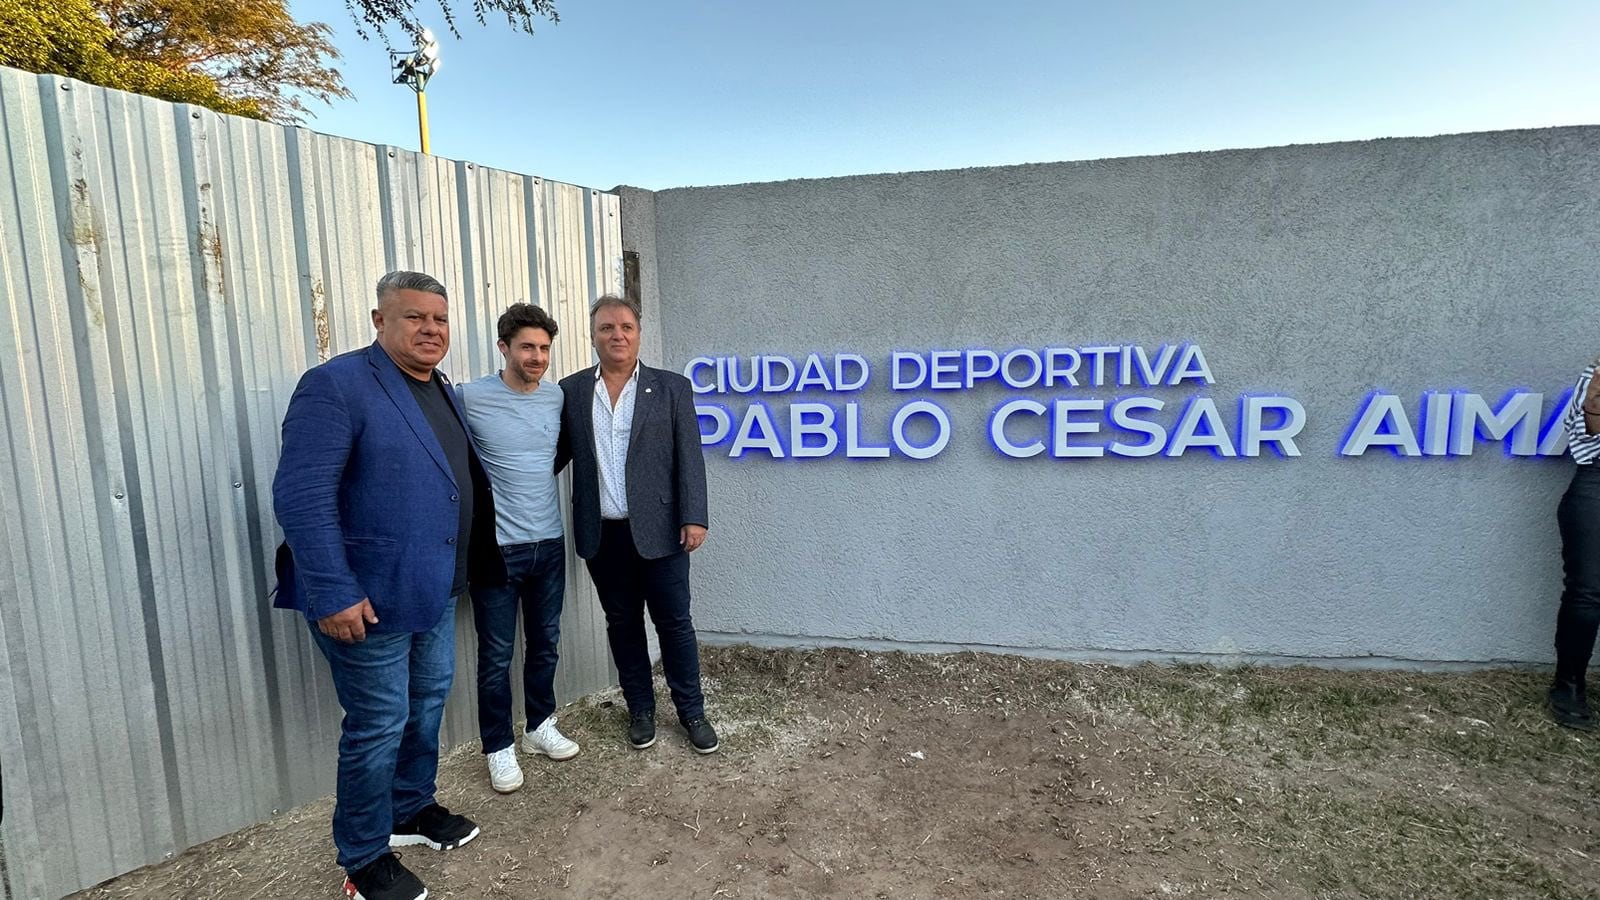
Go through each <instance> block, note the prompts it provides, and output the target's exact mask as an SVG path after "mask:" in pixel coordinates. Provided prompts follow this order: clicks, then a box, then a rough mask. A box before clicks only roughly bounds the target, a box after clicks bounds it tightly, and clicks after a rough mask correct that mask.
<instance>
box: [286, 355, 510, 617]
mask: <svg viewBox="0 0 1600 900" xmlns="http://www.w3.org/2000/svg"><path fill="white" fill-rule="evenodd" d="M406 377H407V376H406V375H405V373H403V372H401V371H400V367H399V366H396V365H395V364H394V361H393V360H391V359H390V358H389V354H388V353H386V352H384V350H383V348H382V347H380V346H378V344H376V343H374V344H372V345H371V346H369V347H365V348H363V349H360V350H353V351H351V352H349V353H344V354H341V355H339V356H336V357H334V358H333V359H330V360H328V361H327V362H326V363H323V364H322V365H320V366H317V367H316V368H314V369H311V370H310V371H308V372H306V373H305V375H303V376H301V378H300V384H299V386H297V387H296V388H295V391H294V396H292V397H291V398H290V399H289V411H288V413H287V414H285V415H284V418H283V454H282V456H281V457H279V459H278V474H277V477H276V478H274V479H273V482H272V502H273V508H274V511H275V512H276V514H277V517H278V524H279V525H281V526H282V527H283V537H284V543H283V546H281V547H279V548H278V556H277V561H276V568H277V575H278V586H277V589H276V593H277V597H276V599H275V601H274V604H273V605H274V606H277V607H279V608H281V609H297V610H300V611H301V612H302V613H304V614H305V616H306V618H307V619H310V620H313V621H315V620H317V619H320V618H322V617H324V616H327V615H331V614H333V613H336V612H338V611H340V610H342V609H346V608H348V607H350V606H353V605H355V604H357V603H359V602H361V600H362V599H363V598H365V599H368V600H371V601H372V607H373V611H374V612H375V613H377V616H378V624H377V625H374V626H369V628H370V630H372V631H378V632H387V631H426V630H427V629H429V628H432V627H433V626H434V625H436V624H438V622H439V617H440V615H441V614H442V613H443V612H444V609H445V605H446V604H447V603H448V602H449V601H450V599H451V596H450V587H451V584H450V581H451V578H452V577H453V576H454V574H455V560H456V545H455V541H456V528H457V524H458V520H459V516H460V512H459V505H458V504H459V503H460V501H461V497H462V493H463V491H464V490H471V491H474V493H473V495H472V496H473V529H472V540H471V541H470V547H469V549H470V553H471V559H470V561H469V571H470V572H472V573H473V574H474V575H475V576H476V578H475V580H483V579H487V580H496V579H499V580H503V578H504V572H505V565H504V561H503V559H502V557H501V556H500V550H499V546H498V545H497V544H496V542H495V539H494V499H493V496H492V495H491V494H490V491H489V480H488V478H487V477H486V476H485V475H484V472H483V468H482V464H481V463H479V461H478V457H477V453H476V451H473V452H472V453H471V465H472V470H473V481H474V484H471V485H457V484H456V481H455V475H454V473H452V472H451V470H450V462H449V460H448V459H446V457H445V455H444V449H443V448H442V447H440V446H439V441H438V439H437V438H436V437H434V434H433V428H432V427H431V426H430V425H429V424H428V420H427V418H426V417H425V416H424V415H423V413H422V409H421V407H419V406H418V405H417V401H416V398H415V397H414V396H413V395H412V393H411V388H410V387H409V386H408V385H407V384H406V381H405V379H406ZM444 393H445V395H446V396H448V397H449V398H450V403H451V406H452V408H454V409H455V413H456V416H457V417H458V418H460V417H461V409H460V406H459V405H457V403H456V398H455V391H454V390H452V389H448V385H447V389H446V390H445V392H444ZM462 430H463V431H466V424H465V422H463V423H462ZM467 433H468V434H470V433H471V432H470V431H468V432H467ZM469 446H470V445H469ZM496 567H498V569H496Z"/></svg>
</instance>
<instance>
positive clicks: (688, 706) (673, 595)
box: [588, 519, 706, 722]
mask: <svg viewBox="0 0 1600 900" xmlns="http://www.w3.org/2000/svg"><path fill="white" fill-rule="evenodd" d="M588 564H589V575H590V577H592V578H593V579H594V587H595V593H596V594H598V595H599V596H600V608H601V609H603V610H605V614H606V638H607V640H608V641H609V642H610V644H611V661H612V662H614V663H616V666H617V681H619V682H620V683H621V685H622V697H623V699H624V700H626V701H627V703H628V712H629V714H631V715H638V714H641V713H654V712H655V710H656V693H655V685H654V684H653V683H652V681H651V678H650V645H649V644H648V643H646V639H645V633H644V611H645V608H646V607H647V606H648V607H649V609H650V621H652V622H654V623H655V626H656V637H657V638H659V639H660V641H661V671H662V673H663V674H664V675H666V679H667V690H668V691H669V692H671V694H672V705H673V706H674V707H675V708H676V709H677V711H678V721H679V722H688V721H689V720H690V719H696V718H699V717H700V716H702V715H704V714H705V706H706V701H705V695H704V694H703V693H702V692H701V689H700V645H699V643H698V640H697V638H696V636H695V631H694V620H693V619H692V618H691V617H690V615H689V554H688V553H685V552H684V551H682V550H680V551H678V552H677V553H674V554H672V555H670V556H664V557H662V558H660V559H645V558H644V557H642V556H640V555H639V551H638V550H637V549H636V548H635V547H634V543H633V530H632V529H631V528H630V527H629V525H628V520H627V519H606V520H604V521H602V522H601V523H600V550H599V552H598V553H596V554H595V556H594V558H593V559H591V560H589V561H588Z"/></svg>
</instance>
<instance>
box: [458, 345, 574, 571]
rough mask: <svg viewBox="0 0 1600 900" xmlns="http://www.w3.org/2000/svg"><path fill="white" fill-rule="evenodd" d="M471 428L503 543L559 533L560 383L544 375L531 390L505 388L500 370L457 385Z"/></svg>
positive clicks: (548, 536) (555, 535) (531, 539)
mask: <svg viewBox="0 0 1600 900" xmlns="http://www.w3.org/2000/svg"><path fill="white" fill-rule="evenodd" d="M459 390H460V392H461V395H460V396H461V405H462V408H463V409H464V411H465V412H466V414H467V428H468V429H470V430H471V432H472V441H473V443H474V444H475V445H477V448H478V457H479V458H480V459H482V460H483V467H484V469H485V470H487V471H488V473H489V485H490V487H492V488H493V489H494V526H495V536H496V537H497V538H498V539H499V541H500V546H502V547H508V546H510V545H512V544H528V543H532V542H533V541H544V540H549V539H551V538H558V537H561V509H560V507H559V505H558V504H557V502H556V476H555V473H554V472H552V471H551V469H552V468H553V467H554V465H555V459H556V439H557V438H558V437H560V436H561V404H562V395H561V386H560V385H558V384H556V383H555V381H554V379H549V378H546V379H543V380H541V381H540V382H539V387H538V389H537V390H535V391H534V392H533V393H531V394H519V393H517V392H516V391H513V390H512V389H510V388H508V387H506V385H505V382H503V381H501V380H500V376H499V374H494V375H485V376H483V377H482V378H478V379H475V380H473V381H471V382H468V383H467V384H463V385H461V386H460V387H459Z"/></svg>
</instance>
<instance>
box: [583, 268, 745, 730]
mask: <svg viewBox="0 0 1600 900" xmlns="http://www.w3.org/2000/svg"><path fill="white" fill-rule="evenodd" d="M589 330H590V337H591V338H592V339H593V341H594V349H595V353H596V354H598V356H599V358H600V364H599V365H597V366H594V367H591V368H588V369H584V370H583V371H581V372H578V373H577V374H575V375H569V376H567V377H566V378H563V379H562V380H561V390H562V392H563V393H564V394H565V395H566V403H565V405H564V406H563V407H562V411H561V443H560V446H559V447H558V448H557V454H556V471H558V472H559V471H561V468H562V466H564V465H566V463H567V461H568V460H570V461H571V462H572V535H573V539H574V540H575V541H576V543H577V548H578V555H579V556H581V557H583V558H584V560H586V561H587V563H588V566H589V575H590V576H591V577H592V578H593V579H594V584H595V588H596V590H597V592H598V593H599V595H600V606H601V607H602V608H603V609H604V610H605V614H606V636H607V638H608V639H609V641H610V644H611V658H612V660H613V661H614V662H615V663H616V665H617V678H618V680H619V681H621V682H622V695H623V697H624V698H625V699H626V700H627V703H628V742H629V743H630V744H632V745H633V747H634V748H635V749H638V750H643V749H645V748H646V747H649V746H651V745H652V744H654V743H655V742H656V726H655V713H656V698H655V690H654V688H653V686H652V684H651V680H650V654H649V648H648V645H647V644H646V642H645V632H644V610H645V607H646V606H648V607H649V609H650V619H651V621H653V622H654V623H655V626H656V636H657V637H658V638H660V641H661V668H662V670H663V671H664V672H665V674H666V678H667V688H668V689H669V690H670V691H671V692H672V705H673V706H675V707H676V708H677V712H678V721H679V722H680V723H682V725H683V727H684V730H685V731H687V732H688V735H689V743H690V744H691V745H692V746H693V747H694V749H695V750H696V751H697V752H699V753H715V752H716V751H717V747H718V742H717V733H716V731H715V730H714V729H712V727H711V723H709V722H707V721H706V715H705V697H704V695H703V694H702V693H701V690H700V651H699V647H698V646H697V644H696V639H695V632H694V622H693V620H692V619H691V618H690V615H689V554H690V553H693V552H694V551H695V550H696V549H698V548H699V547H700V545H701V543H703V542H704V541H705V539H706V526H707V523H708V521H709V516H707V514H706V464H705V458H704V457H703V456H702V455H701V452H700V425H699V420H698V419H697V418H696V416H695V411H694V390H693V388H692V387H690V385H689V380H688V379H687V378H684V377H683V376H682V375H679V374H678V373H676V372H668V371H666V370H664V369H654V368H651V367H650V366H646V365H641V364H640V363H639V306H638V304H636V303H634V302H633V301H631V300H624V299H622V298H621V297H616V296H613V295H606V296H604V297H601V298H600V299H599V300H596V301H595V304H594V306H593V307H592V308H591V309H590V310H589Z"/></svg>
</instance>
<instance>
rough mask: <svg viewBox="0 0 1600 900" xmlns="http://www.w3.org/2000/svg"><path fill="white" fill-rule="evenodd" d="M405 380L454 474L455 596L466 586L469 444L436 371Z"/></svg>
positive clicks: (469, 523) (470, 492) (469, 527)
mask: <svg viewBox="0 0 1600 900" xmlns="http://www.w3.org/2000/svg"><path fill="white" fill-rule="evenodd" d="M406 383H407V384H409V385H411V393H412V395H413V396H415V397H416V398H417V405H418V406H420V407H422V415H423V416H424V417H425V418H426V419H427V420H428V424H429V425H431V426H433V436H434V437H436V438H438V439H439V446H440V447H441V448H443V449H444V458H445V459H447V460H449V461H450V471H452V472H454V473H455V476H456V499H457V502H456V507H457V509H458V510H459V511H460V521H459V522H458V523H457V524H456V574H455V577H454V578H453V579H452V580H451V582H450V596H452V597H456V596H460V595H461V594H463V593H465V592H466V590H467V541H468V540H469V539H470V538H471V537H472V495H473V484H472V455H471V454H472V446H471V444H469V443H468V438H467V431H466V429H465V428H463V427H461V420H460V419H458V418H456V413H455V410H454V409H453V408H451V406H450V399H449V398H448V397H446V396H445V395H444V392H445V391H447V390H449V388H447V387H445V385H444V380H443V379H442V378H440V377H439V373H438V372H435V373H433V380H431V381H418V380H417V379H415V378H412V377H411V376H409V375H407V376H406Z"/></svg>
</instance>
